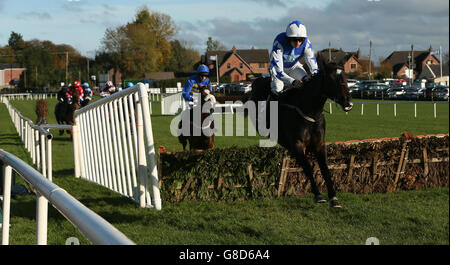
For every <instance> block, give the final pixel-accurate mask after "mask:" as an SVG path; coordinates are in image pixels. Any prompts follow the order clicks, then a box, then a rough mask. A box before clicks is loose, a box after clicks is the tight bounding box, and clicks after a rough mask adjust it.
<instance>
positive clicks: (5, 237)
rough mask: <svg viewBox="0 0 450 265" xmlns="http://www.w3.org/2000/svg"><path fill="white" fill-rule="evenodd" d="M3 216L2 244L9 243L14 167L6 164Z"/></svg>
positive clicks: (4, 170)
mask: <svg viewBox="0 0 450 265" xmlns="http://www.w3.org/2000/svg"><path fill="white" fill-rule="evenodd" d="M2 170H3V207H2V211H3V218H2V245H8V244H9V217H10V208H11V178H12V168H11V166H9V165H4V166H3V168H2Z"/></svg>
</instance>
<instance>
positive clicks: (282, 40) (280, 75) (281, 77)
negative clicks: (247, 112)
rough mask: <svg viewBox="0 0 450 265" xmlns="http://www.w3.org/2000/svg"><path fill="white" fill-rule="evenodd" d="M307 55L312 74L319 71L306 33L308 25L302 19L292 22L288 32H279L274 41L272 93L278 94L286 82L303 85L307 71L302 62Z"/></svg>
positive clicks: (271, 57)
mask: <svg viewBox="0 0 450 265" xmlns="http://www.w3.org/2000/svg"><path fill="white" fill-rule="evenodd" d="M302 57H305V59H306V63H307V64H308V66H309V69H310V71H311V74H316V73H317V72H318V71H319V68H318V66H317V60H316V58H315V56H314V51H313V49H312V46H311V42H310V40H309V39H308V36H307V34H306V27H305V25H303V24H302V23H301V22H300V21H297V20H296V21H293V22H291V23H290V24H289V25H288V26H287V28H286V32H282V33H280V34H278V35H277V36H276V38H275V40H274V42H273V48H272V52H271V54H270V76H271V88H272V93H273V94H275V95H278V93H280V92H281V91H283V88H284V84H292V85H293V86H294V87H299V86H300V85H301V80H302V79H303V77H305V76H306V71H305V69H304V68H303V66H302V64H301V63H300V59H301V58H302Z"/></svg>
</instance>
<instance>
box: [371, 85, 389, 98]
mask: <svg viewBox="0 0 450 265" xmlns="http://www.w3.org/2000/svg"><path fill="white" fill-rule="evenodd" d="M388 91H389V86H388V85H386V84H383V83H376V84H370V85H368V86H367V89H366V95H367V97H368V98H381V99H385V98H388Z"/></svg>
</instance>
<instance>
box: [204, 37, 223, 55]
mask: <svg viewBox="0 0 450 265" xmlns="http://www.w3.org/2000/svg"><path fill="white" fill-rule="evenodd" d="M225 50H227V48H225V45H223V44H222V43H221V42H220V41H218V40H213V39H212V38H211V37H208V40H207V41H206V52H210V51H225Z"/></svg>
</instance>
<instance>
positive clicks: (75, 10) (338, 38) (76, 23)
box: [0, 0, 449, 61]
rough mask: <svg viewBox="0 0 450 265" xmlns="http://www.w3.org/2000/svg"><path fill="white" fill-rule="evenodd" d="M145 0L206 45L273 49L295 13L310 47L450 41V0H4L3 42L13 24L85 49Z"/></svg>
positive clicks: (422, 45) (380, 51) (384, 49)
mask: <svg viewBox="0 0 450 265" xmlns="http://www.w3.org/2000/svg"><path fill="white" fill-rule="evenodd" d="M143 5H147V6H148V7H149V8H150V10H152V11H157V12H161V13H165V14H167V15H169V16H170V17H171V18H172V19H173V20H174V22H175V24H176V26H177V27H178V29H179V31H178V33H177V35H176V36H175V38H176V39H180V40H185V41H187V42H188V43H189V44H190V45H191V47H192V48H195V49H197V50H198V51H199V52H200V53H203V52H204V49H205V47H206V45H205V43H206V40H207V38H208V36H211V37H212V38H213V39H215V40H219V41H220V42H222V43H223V44H225V46H226V47H227V48H230V49H231V47H232V46H233V45H234V46H236V48H238V49H248V48H251V47H254V48H263V49H269V50H270V49H271V46H272V42H273V38H274V37H275V36H276V35H277V34H278V33H279V32H282V31H284V30H285V28H286V25H287V24H288V23H289V22H290V21H292V20H296V19H298V20H301V21H302V22H303V23H304V24H306V26H307V29H308V34H309V37H310V39H311V41H312V44H313V48H314V49H315V50H320V49H323V48H327V47H328V44H329V42H331V46H332V47H336V48H343V49H344V50H346V51H356V50H357V49H358V48H360V49H361V52H362V54H363V55H366V56H367V55H368V54H369V40H372V42H373V49H372V58H374V60H375V61H377V59H378V58H379V57H380V56H383V57H387V56H388V55H389V54H390V53H391V52H392V51H393V50H409V49H410V47H411V44H414V49H415V50H425V49H428V48H429V47H430V45H432V47H433V48H434V49H438V48H439V46H440V45H441V46H442V47H443V50H444V51H448V50H449V49H448V46H449V37H448V36H449V26H448V24H449V3H448V1H447V0H428V1H423V0H324V1H303V0H285V1H283V0H227V1H225V0H195V1H194V0H108V1H106V0H0V46H3V45H6V44H7V42H8V38H9V35H10V33H11V31H15V32H18V33H20V34H22V35H23V38H24V39H25V40H31V39H34V38H36V39H40V40H50V41H52V42H54V43H56V44H62V43H66V44H69V45H71V46H73V47H74V48H75V49H77V50H78V51H79V52H81V53H82V54H83V55H87V56H92V55H93V54H94V53H95V51H96V50H98V49H100V48H101V39H102V38H103V36H104V33H105V30H106V29H107V28H109V27H117V26H119V25H123V24H125V23H127V22H129V21H131V20H132V19H133V17H134V16H135V14H136V10H137V9H138V8H139V7H141V6H143Z"/></svg>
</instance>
